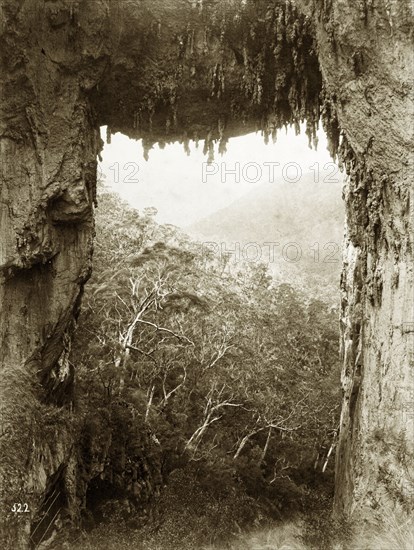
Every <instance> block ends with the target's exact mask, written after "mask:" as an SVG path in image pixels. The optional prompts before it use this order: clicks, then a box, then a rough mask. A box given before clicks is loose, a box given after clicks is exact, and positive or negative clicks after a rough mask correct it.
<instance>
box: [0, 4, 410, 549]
mask: <svg viewBox="0 0 414 550" xmlns="http://www.w3.org/2000/svg"><path fill="white" fill-rule="evenodd" d="M241 5H243V6H244V7H243V8H242V9H240V8H241ZM297 5H298V6H299V7H300V11H299V7H294V6H293V5H292V4H289V3H286V2H285V1H278V0H274V1H273V2H250V1H247V2H230V1H229V2H220V3H217V2H209V1H207V0H205V1H204V2H203V1H200V2H187V1H185V0H168V1H161V0H156V1H152V2H150V1H149V0H141V1H139V0H124V1H122V2H120V1H119V0H109V1H108V0H83V1H81V0H76V1H74V0H48V1H46V2H41V1H40V0H39V1H37V0H33V1H28V0H26V1H25V0H19V1H18V2H16V1H15V0H2V14H3V15H2V27H1V52H2V54H1V55H2V57H1V68H2V72H1V74H2V93H1V101H2V111H1V138H0V139H1V151H2V174H1V189H0V209H1V210H0V212H1V217H0V228H1V236H2V240H1V243H0V268H1V273H2V275H1V277H2V279H1V287H0V297H1V299H0V341H1V357H0V364H1V368H2V377H1V388H2V401H1V413H2V417H1V430H2V431H1V435H2V438H1V443H2V454H1V456H0V460H1V477H0V480H1V483H2V501H3V502H4V504H3V503H2V506H4V507H5V509H6V510H7V513H6V514H5V516H4V518H5V522H6V527H5V528H4V529H3V532H4V533H6V537H8V542H7V544H10V545H11V544H12V543H11V542H10V541H14V542H13V547H17V544H19V543H20V544H21V545H22V546H25V545H26V543H27V541H28V539H29V535H30V532H29V527H27V525H28V524H30V518H32V517H33V518H34V517H35V514H36V511H37V510H38V509H39V508H41V506H42V502H43V503H44V502H45V497H46V496H47V494H49V492H50V490H51V487H52V486H53V485H56V483H58V484H59V487H60V490H61V491H63V492H65V494H66V496H65V498H64V499H63V500H62V503H63V502H64V503H65V504H64V506H65V507H66V508H68V509H69V510H71V511H70V513H71V514H72V516H73V518H74V519H76V514H77V512H76V506H77V504H76V502H75V500H74V497H73V494H74V493H73V486H74V485H75V482H74V476H76V464H75V465H74V463H73V461H74V458H73V452H72V450H71V449H72V447H73V432H72V431H71V425H72V422H71V414H72V412H71V411H72V402H71V397H70V396H71V386H72V381H73V369H72V367H71V365H70V363H69V360H68V351H69V347H70V335H71V333H72V331H73V328H74V325H75V321H76V315H77V311H78V308H79V305H80V297H81V292H82V285H83V284H84V282H85V281H86V279H87V277H88V275H89V272H90V267H91V255H92V237H93V205H94V194H95V181H96V157H97V154H98V153H99V150H100V147H101V143H100V139H99V133H98V130H99V126H101V125H104V124H106V125H108V127H109V132H108V134H109V135H108V137H109V138H110V134H111V132H114V131H122V132H124V133H126V134H128V135H129V136H131V137H136V138H139V137H142V138H143V139H144V140H145V142H146V144H147V146H148V147H150V146H151V144H152V143H153V142H156V141H159V142H166V141H173V140H179V141H182V142H183V143H184V145H185V144H186V143H187V142H188V140H189V139H192V138H195V139H197V138H199V139H203V140H204V146H205V151H206V153H209V154H210V155H211V153H212V143H213V140H219V141H220V144H221V147H220V148H221V150H223V151H224V150H225V143H226V140H227V139H228V138H229V137H230V136H233V135H240V134H243V133H247V132H249V131H251V130H253V129H262V130H263V133H264V136H265V138H267V137H268V136H270V135H271V134H274V133H275V132H276V131H277V129H278V128H280V127H282V126H283V125H284V124H287V123H293V124H295V125H296V126H298V125H299V123H300V122H301V121H303V120H306V121H307V133H308V135H309V138H310V141H312V140H313V139H314V136H315V130H316V126H317V122H318V120H319V118H320V117H322V120H323V122H324V125H325V129H326V131H327V133H328V137H329V139H330V144H331V149H332V153H333V154H336V153H337V152H339V157H340V158H341V159H342V161H343V162H344V164H345V166H346V169H347V172H348V174H349V182H348V184H347V187H346V190H345V200H346V207H347V227H348V232H347V242H346V247H345V252H344V271H343V277H342V293H343V305H342V329H343V352H344V371H343V377H342V379H343V390H344V405H343V412H342V419H341V433H340V441H339V448H338V454H337V494H336V507H337V509H338V510H340V509H343V510H344V511H346V512H347V513H350V512H352V511H353V510H354V509H355V508H356V507H358V508H370V507H375V506H377V505H378V503H381V502H384V501H386V500H390V501H395V499H399V500H401V501H402V502H404V503H407V502H408V501H409V499H410V495H411V497H412V486H411V485H410V483H411V481H410V480H412V477H410V472H409V468H410V467H409V465H408V464H407V467H405V466H404V461H406V460H407V457H408V456H409V452H411V451H412V449H411V451H410V445H411V442H410V437H409V433H408V431H407V430H408V429H409V428H410V427H411V428H412V416H410V412H411V410H410V408H409V407H410V405H412V382H413V380H412V377H413V366H412V363H411V365H410V362H409V361H410V357H411V360H412V347H410V346H412V345H413V337H414V333H413V332H412V331H413V328H414V325H413V318H412V292H413V290H412V288H413V287H412V281H413V274H412V235H413V233H412V225H411V224H412V215H411V217H410V209H411V214H412V200H413V199H412V186H411V183H410V180H409V177H410V170H411V173H412V129H411V127H410V125H409V120H408V117H409V114H410V113H412V95H410V86H411V84H412V82H411V80H410V79H411V78H412V75H411V67H412V58H411V55H412V54H411V51H412V43H411V41H412V24H411V21H412V20H411V17H412V14H411V12H410V2H409V1H408V0H404V1H397V0H376V1H375V2H374V1H372V0H361V1H360V2H351V1H350V0H338V1H337V2H331V1H330V0H313V1H311V0H300V1H299V2H297ZM410 193H411V196H410ZM410 353H411V356H410ZM410 422H411V424H410ZM56 426H59V429H57V428H56ZM49 428H50V429H49ZM49 432H50V433H49ZM46 434H49V437H46ZM58 474H59V475H58ZM56 480H58V482H57V481H56ZM19 502H23V503H27V504H28V509H29V512H28V513H27V514H26V515H24V514H21V515H19V516H18V517H17V515H16V514H15V513H13V512H12V511H11V510H12V507H13V503H19ZM62 506H63V504H62ZM32 530H33V529H32ZM16 533H18V534H16ZM16 540H18V541H20V542H19V543H17V542H16Z"/></svg>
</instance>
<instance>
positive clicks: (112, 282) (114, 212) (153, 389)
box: [72, 192, 339, 548]
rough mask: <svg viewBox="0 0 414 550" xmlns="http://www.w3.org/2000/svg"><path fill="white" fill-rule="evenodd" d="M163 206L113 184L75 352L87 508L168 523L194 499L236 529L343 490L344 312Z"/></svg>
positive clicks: (214, 519) (215, 521)
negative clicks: (143, 206) (200, 237)
mask: <svg viewBox="0 0 414 550" xmlns="http://www.w3.org/2000/svg"><path fill="white" fill-rule="evenodd" d="M154 214H155V212H154V211H153V210H152V209H147V210H145V211H144V212H143V213H138V212H137V211H135V210H133V209H131V208H129V207H127V206H126V205H125V204H123V203H122V202H121V201H120V200H119V199H118V198H117V197H116V196H115V195H113V194H110V193H106V192H102V193H101V197H100V206H99V209H98V215H97V239H96V249H95V271H94V275H93V278H92V280H91V281H90V283H89V284H88V285H87V288H86V295H85V298H84V311H83V313H82V316H81V318H80V320H79V327H78V331H77V341H76V343H75V346H74V352H73V357H72V361H73V362H74V363H75V365H76V369H77V372H78V386H79V387H78V389H79V391H78V395H79V397H78V403H77V408H78V410H79V411H80V413H81V417H82V418H83V423H82V428H81V430H82V434H81V440H80V441H81V446H80V450H79V452H80V454H81V456H82V460H81V462H82V463H83V468H84V477H85V483H86V484H87V485H88V492H87V505H88V507H89V509H90V511H91V512H92V514H93V515H94V519H95V521H96V520H99V519H105V518H109V517H111V516H112V517H113V516H114V515H117V514H121V516H122V517H124V519H125V518H129V519H128V521H130V520H131V518H134V519H133V521H135V523H134V525H135V526H136V527H137V526H142V525H144V524H145V520H146V519H148V517H151V519H152V522H150V523H151V524H152V525H156V524H157V518H158V521H159V524H158V525H162V526H163V529H164V530H165V528H166V527H165V525H166V517H165V514H171V513H172V512H174V511H175V513H176V514H177V515H179V514H181V515H183V514H184V516H185V515H186V514H190V516H191V514H194V512H190V511H191V507H192V506H193V507H194V506H195V507H196V509H197V510H198V515H200V514H201V510H202V511H203V514H204V516H205V517H206V518H208V519H206V522H207V524H210V525H214V526H215V529H214V532H215V536H217V537H221V536H223V535H224V534H230V533H231V532H232V531H233V530H234V529H235V528H236V527H235V526H240V525H243V524H249V523H250V524H251V523H253V522H254V521H255V520H258V519H259V518H260V517H262V518H263V517H264V516H266V517H276V518H277V517H281V516H283V515H286V514H287V513H292V512H293V511H297V510H299V509H300V507H301V506H302V505H303V504H304V503H305V502H306V499H307V498H308V497H309V494H310V493H311V492H313V493H314V492H315V491H325V492H327V493H329V491H330V490H331V487H332V464H333V460H332V455H331V458H330V462H328V466H326V462H327V458H328V454H330V453H329V451H332V448H331V446H332V444H333V443H334V441H335V436H336V428H337V423H338V409H339V396H338V388H339V383H338V377H339V366H338V357H337V355H338V352H337V349H338V329H337V313H336V312H335V311H332V309H331V308H329V307H328V306H327V305H326V304H324V303H323V302H321V301H320V300H315V299H312V297H311V296H306V295H305V294H304V293H303V292H301V291H299V290H296V289H294V288H293V287H292V286H289V285H287V284H279V285H277V286H276V285H275V283H273V281H272V278H271V277H270V276H269V274H268V272H267V268H266V266H264V265H262V264H257V263H246V264H244V265H240V264H238V265H237V266H236V265H233V266H231V267H230V266H229V262H228V258H226V257H220V256H217V255H215V254H213V252H212V251H211V250H208V251H207V250H205V249H203V247H202V246H201V245H200V244H199V243H196V242H193V241H191V240H189V239H188V237H186V235H184V234H182V233H181V232H180V231H179V230H178V229H177V228H175V227H173V226H162V225H158V224H157V223H156V222H155V221H154ZM177 479H178V480H180V479H181V480H185V481H182V482H180V483H178V482H177ZM174 480H175V481H174ZM168 495H170V496H168ZM166 499H167V500H166ZM168 499H170V501H171V502H175V504H174V505H173V506H165V502H170V501H169V500H168ZM171 499H172V500H171ZM115 503H117V504H116V509H117V513H116V514H115V512H114V509H113V506H114V505H115ZM120 503H123V504H120ZM163 503H164V504H163ZM243 503H244V505H243ZM119 506H121V508H119ZM108 510H109V511H108ZM120 510H121V511H120ZM159 514H164V516H163V519H162V521H161V520H160V519H159V517H160V516H159ZM203 514H201V515H203ZM184 516H183V517H184ZM204 516H203V517H204ZM182 523H184V525H185V526H187V527H188V529H192V530H193V531H194V530H195V531H197V533H198V535H199V537H200V538H201V539H202V538H203V532H204V531H203V529H204V530H205V528H206V527H205V525H203V524H202V523H203V522H201V524H199V523H197V525H195V524H194V525H193V524H192V521H191V520H190V519H189V518H187V519H185V521H184V522H181V524H182ZM167 524H168V522H167ZM210 534H211V529H210ZM204 535H206V533H204ZM183 536H184V535H180V536H179V537H178V538H180V539H181V546H180V544H178V543H179V541H177V544H178V546H177V547H181V548H183V547H184V546H182V544H183V543H182V541H183V540H184V539H183ZM192 536H194V533H193V535H192ZM170 537H171V533H170ZM184 538H185V537H184ZM192 543H194V541H193V542H192ZM171 544H172V543H171ZM190 546H191V545H190ZM173 547H175V546H171V548H173Z"/></svg>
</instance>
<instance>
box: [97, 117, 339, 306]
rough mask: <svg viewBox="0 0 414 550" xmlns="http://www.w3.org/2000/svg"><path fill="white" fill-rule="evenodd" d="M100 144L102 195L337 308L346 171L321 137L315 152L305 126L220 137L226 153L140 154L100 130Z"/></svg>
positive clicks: (212, 149)
mask: <svg viewBox="0 0 414 550" xmlns="http://www.w3.org/2000/svg"><path fill="white" fill-rule="evenodd" d="M298 130H300V133H298ZM101 137H102V139H103V140H104V141H105V140H106V143H105V144H104V147H103V151H102V154H101V155H100V162H99V164H98V180H99V181H100V184H101V185H102V184H103V186H104V188H105V189H107V190H110V191H113V192H115V193H117V194H119V196H120V197H121V198H122V199H123V200H125V201H126V202H127V203H128V204H129V205H131V206H132V207H133V208H136V209H137V210H138V211H141V212H143V211H144V210H145V211H146V212H147V213H148V215H152V216H154V219H155V220H156V222H157V223H161V224H167V225H171V226H176V227H179V228H180V229H181V230H183V231H184V232H187V233H188V234H189V236H190V237H191V238H193V239H197V240H199V241H200V242H201V243H204V242H205V243H206V246H208V243H211V247H212V248H213V249H214V250H216V251H218V253H219V254H224V255H230V256H231V258H232V260H233V261H234V263H238V262H243V261H247V263H252V262H253V263H260V262H263V263H264V264H266V265H267V266H268V268H269V269H270V271H271V274H272V276H273V277H275V278H276V279H277V280H278V281H279V282H288V283H289V282H291V283H292V284H294V285H295V286H297V285H300V284H301V283H300V281H301V282H302V283H303V284H304V286H305V287H306V286H307V285H310V286H311V287H312V292H316V294H317V295H318V298H320V299H322V300H324V297H325V298H327V299H328V300H330V301H331V302H332V304H334V303H335V294H336V296H339V292H338V290H339V278H340V269H341V263H342V244H343V243H342V241H343V237H344V219H345V208H344V204H343V200H342V188H343V184H344V181H345V174H344V173H343V168H342V167H341V168H339V166H338V164H337V162H336V161H333V160H332V156H331V153H330V144H329V139H328V137H327V135H326V133H325V131H324V130H322V129H319V130H318V131H317V133H316V134H315V136H314V142H315V143H316V144H317V147H316V148H315V147H313V148H311V147H310V146H309V140H308V137H307V135H306V125H305V124H302V125H301V126H300V127H299V128H298V127H296V128H294V127H293V126H290V127H286V128H285V131H284V132H283V131H282V130H280V131H279V132H278V134H277V136H275V137H274V139H273V143H269V139H268V137H267V136H266V135H264V134H263V132H256V133H248V134H245V135H241V136H239V137H234V138H230V140H228V139H226V143H225V146H224V147H223V143H222V140H220V139H217V140H213V144H212V145H211V143H208V141H207V140H205V141H200V142H198V141H194V140H189V139H184V140H182V141H180V142H173V143H168V144H167V145H166V144H165V143H159V144H152V145H150V146H149V147H148V146H147V145H146V143H145V140H140V141H137V140H134V139H131V138H128V137H127V136H126V135H123V134H121V133H115V134H112V133H111V130H110V128H109V127H101ZM249 209H250V210H251V211H250V212H249ZM226 216H230V218H229V219H230V220H231V222H230V221H227V222H226V221H225V219H224V218H225V217H226ZM238 217H239V218H240V219H237V218H238ZM263 217H264V219H263ZM259 220H260V221H259ZM289 224H291V226H292V227H290V228H288V227H287V226H288V225H289ZM281 266H282V267H281ZM305 273H307V274H308V277H306V280H305V281H303V280H302V279H303V277H302V275H303V274H305ZM318 286H320V291H318V290H317V288H318Z"/></svg>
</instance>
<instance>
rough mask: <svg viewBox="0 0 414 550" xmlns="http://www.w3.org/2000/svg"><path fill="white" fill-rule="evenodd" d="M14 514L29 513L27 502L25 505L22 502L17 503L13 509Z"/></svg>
mask: <svg viewBox="0 0 414 550" xmlns="http://www.w3.org/2000/svg"><path fill="white" fill-rule="evenodd" d="M11 511H12V512H14V513H16V514H22V513H24V512H28V511H29V505H28V504H26V502H24V503H21V502H15V503H14V504H13V506H12V509H11Z"/></svg>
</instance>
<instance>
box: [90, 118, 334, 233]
mask: <svg viewBox="0 0 414 550" xmlns="http://www.w3.org/2000/svg"><path fill="white" fill-rule="evenodd" d="M105 135H106V128H102V138H103V139H104V140H105ZM190 149H191V154H190V155H189V156H188V155H187V154H186V153H185V151H184V147H183V145H180V144H178V143H175V144H172V145H167V146H166V147H165V148H164V149H163V150H161V149H159V147H158V146H157V145H156V146H154V148H153V149H152V150H151V151H150V153H149V160H148V161H145V160H144V157H143V149H142V144H141V142H140V141H134V140H131V139H129V138H127V137H126V136H124V135H122V134H119V133H118V134H115V135H113V136H112V140H111V144H110V145H108V144H105V147H104V150H103V152H102V162H101V163H100V171H101V173H102V174H104V175H105V176H106V179H105V183H106V185H108V186H109V187H111V188H112V189H113V190H114V191H117V192H118V193H119V194H120V195H121V197H122V198H124V199H125V200H127V201H128V202H129V203H130V204H131V205H132V206H134V207H136V208H138V209H139V210H142V209H143V208H145V207H147V206H155V207H156V208H157V209H158V216H157V220H158V221H159V222H161V223H172V224H175V225H178V226H181V227H185V226H187V225H190V224H191V223H193V222H195V221H198V220H200V219H202V218H204V217H205V216H207V215H209V214H211V213H212V212H215V211H216V210H219V209H221V208H224V207H226V206H228V205H229V204H231V203H232V202H234V201H235V200H237V199H238V198H239V197H241V196H243V195H245V194H246V193H249V192H250V191H251V190H252V189H254V188H255V186H258V185H261V184H263V183H267V182H269V181H270V182H274V184H275V185H277V184H278V182H279V183H280V181H283V180H282V178H283V179H284V180H285V181H289V182H291V183H292V185H294V183H295V181H297V180H298V179H299V178H300V174H301V172H302V173H307V172H311V171H312V172H313V173H314V175H315V178H317V177H319V180H320V181H323V180H324V178H329V177H330V174H331V173H332V172H333V170H334V169H335V167H334V166H333V165H332V160H331V158H330V156H329V153H328V152H327V144H326V136H325V135H324V133H323V132H322V131H320V132H319V146H318V150H317V151H314V150H311V149H309V147H308V140H307V137H306V135H305V133H304V132H303V133H301V134H300V135H299V136H295V133H294V131H293V129H289V130H288V132H287V133H286V132H285V131H280V133H279V134H278V139H277V142H276V144H273V143H272V142H270V143H269V144H268V145H265V143H264V141H263V137H262V136H261V135H260V133H257V134H248V135H246V136H243V137H238V138H234V139H231V140H230V141H229V143H228V144H227V153H226V154H225V155H224V156H220V155H219V154H218V152H217V153H216V154H215V160H214V163H213V164H212V165H210V166H209V165H207V162H206V161H207V158H206V157H205V156H204V155H203V142H201V141H200V143H199V147H198V149H197V148H196V147H195V143H194V142H190ZM276 163H279V165H277V164H276ZM315 163H318V164H315ZM231 170H233V171H236V174H234V173H233V174H232V173H230V171H231Z"/></svg>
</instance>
